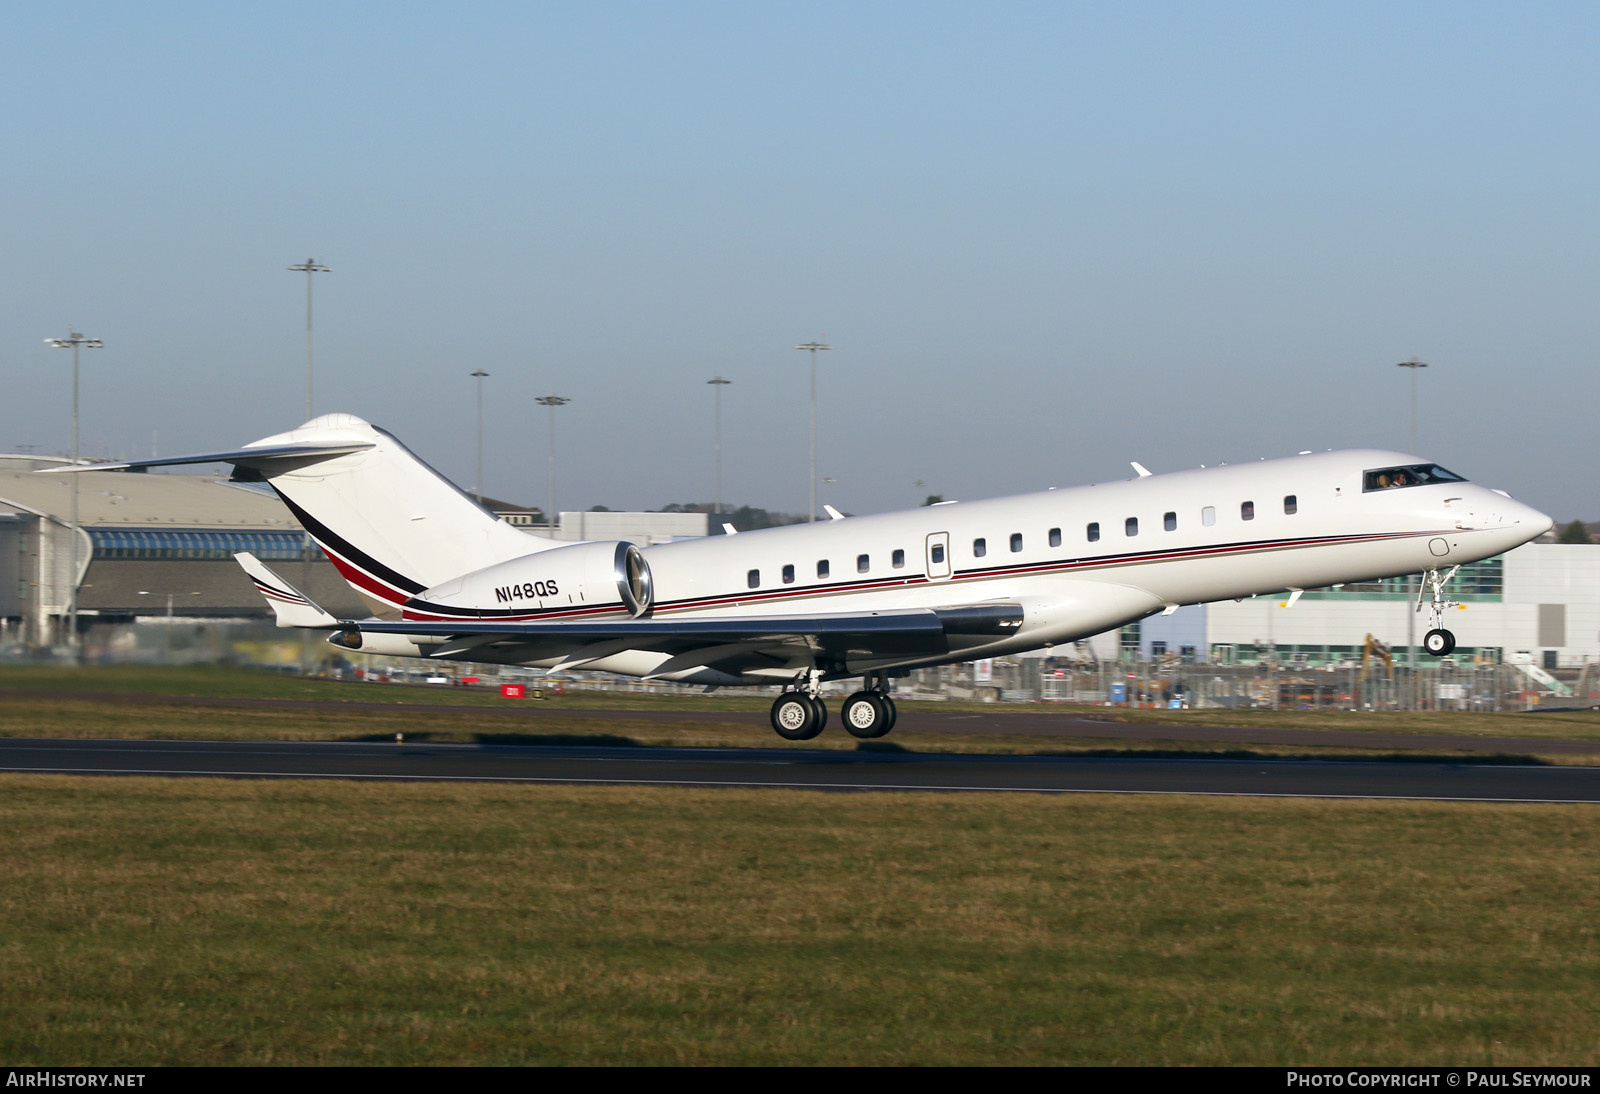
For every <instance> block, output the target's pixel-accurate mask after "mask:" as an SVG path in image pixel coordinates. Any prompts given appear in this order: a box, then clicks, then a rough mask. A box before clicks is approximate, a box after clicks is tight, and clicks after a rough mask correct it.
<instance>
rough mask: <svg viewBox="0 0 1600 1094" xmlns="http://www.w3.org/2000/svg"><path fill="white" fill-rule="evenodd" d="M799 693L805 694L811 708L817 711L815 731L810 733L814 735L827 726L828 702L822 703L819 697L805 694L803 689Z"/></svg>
mask: <svg viewBox="0 0 1600 1094" xmlns="http://www.w3.org/2000/svg"><path fill="white" fill-rule="evenodd" d="M800 694H801V695H805V699H806V702H808V703H810V704H811V709H812V710H814V711H816V712H817V728H816V732H814V733H812V734H811V736H813V737H815V736H816V735H817V734H818V733H821V732H822V731H823V730H824V729H826V728H828V704H827V703H824V702H823V701H822V700H821V699H817V698H813V697H812V696H810V695H806V693H805V692H803V691H802V692H801V693H800Z"/></svg>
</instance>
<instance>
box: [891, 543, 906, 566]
mask: <svg viewBox="0 0 1600 1094" xmlns="http://www.w3.org/2000/svg"><path fill="white" fill-rule="evenodd" d="M889 565H891V566H893V567H894V568H895V569H896V570H902V569H904V568H905V565H906V553H905V552H904V551H902V550H900V549H899V548H896V549H895V552H894V554H892V555H890V556H889Z"/></svg>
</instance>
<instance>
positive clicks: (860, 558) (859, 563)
mask: <svg viewBox="0 0 1600 1094" xmlns="http://www.w3.org/2000/svg"><path fill="white" fill-rule="evenodd" d="M870 569H872V557H871V556H870V555H857V556H856V573H858V574H864V573H866V572H867V571H868V570H870Z"/></svg>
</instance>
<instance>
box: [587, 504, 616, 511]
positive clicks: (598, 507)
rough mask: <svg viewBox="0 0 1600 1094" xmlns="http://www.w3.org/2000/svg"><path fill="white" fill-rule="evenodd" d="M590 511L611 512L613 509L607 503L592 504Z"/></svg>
mask: <svg viewBox="0 0 1600 1094" xmlns="http://www.w3.org/2000/svg"><path fill="white" fill-rule="evenodd" d="M589 512H591V513H609V512H611V509H610V507H609V506H605V505H591V506H589Z"/></svg>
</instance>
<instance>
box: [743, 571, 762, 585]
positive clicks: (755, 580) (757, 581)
mask: <svg viewBox="0 0 1600 1094" xmlns="http://www.w3.org/2000/svg"><path fill="white" fill-rule="evenodd" d="M745 583H746V584H748V585H749V586H750V587H751V588H752V589H759V588H761V571H760V570H751V571H750V573H749V574H747V575H746V576H745Z"/></svg>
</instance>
